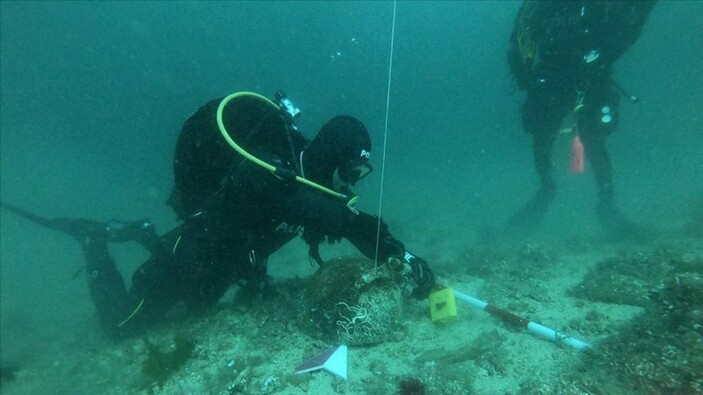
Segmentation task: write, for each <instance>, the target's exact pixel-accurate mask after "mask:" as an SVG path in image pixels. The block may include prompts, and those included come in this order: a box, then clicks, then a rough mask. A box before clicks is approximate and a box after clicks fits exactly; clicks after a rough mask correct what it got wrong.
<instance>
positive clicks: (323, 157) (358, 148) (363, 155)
mask: <svg viewBox="0 0 703 395" xmlns="http://www.w3.org/2000/svg"><path fill="white" fill-rule="evenodd" d="M370 157H371V138H370V136H369V132H368V130H367V129H366V127H365V126H364V124H363V123H361V121H359V120H358V119H356V118H354V117H352V116H349V115H338V116H336V117H334V118H332V119H331V120H329V121H328V122H327V123H326V124H325V125H324V126H322V128H321V129H320V132H319V133H318V134H317V136H315V138H314V139H313V140H312V141H311V142H310V144H309V145H308V146H307V148H306V150H305V162H306V164H305V177H306V178H308V179H310V180H311V181H315V182H317V183H320V184H323V185H325V186H327V187H330V188H333V187H334V183H333V176H334V175H335V172H337V173H338V174H340V170H341V174H342V176H344V175H345V171H344V170H346V169H353V168H357V167H360V166H366V167H368V169H369V170H368V171H370V166H369V165H368V160H369V158H370ZM368 171H366V172H364V173H363V174H362V175H361V176H362V177H363V176H365V175H366V174H368ZM358 178H361V177H358ZM358 178H355V179H348V180H345V181H347V182H348V184H349V185H354V184H355V183H356V181H357V180H358Z"/></svg>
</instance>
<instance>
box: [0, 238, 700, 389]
mask: <svg viewBox="0 0 703 395" xmlns="http://www.w3.org/2000/svg"><path fill="white" fill-rule="evenodd" d="M469 263H470V264H469ZM306 265H307V262H306ZM434 268H435V271H436V273H437V274H438V277H439V279H440V281H441V282H442V283H443V284H446V285H447V286H451V287H453V288H454V289H456V290H459V291H461V292H463V293H466V294H469V295H472V296H474V297H477V298H479V299H482V300H485V301H488V302H490V303H492V304H494V305H496V306H499V307H502V308H505V309H507V310H509V311H511V312H513V313H515V314H517V315H519V316H522V317H525V318H527V319H529V320H531V321H535V322H539V323H541V324H543V325H545V326H548V327H550V328H552V329H555V330H558V331H560V332H563V333H564V334H566V335H569V336H572V337H574V338H577V339H580V340H583V341H585V342H587V343H589V344H590V345H591V348H590V349H588V350H586V351H582V350H576V349H573V348H570V347H568V346H565V345H560V344H557V343H555V342H551V341H549V340H546V339H544V338H541V337H538V336H536V335H534V334H531V333H529V332H528V331H526V330H524V328H515V327H511V326H509V325H507V324H506V323H504V322H502V321H501V320H500V319H498V318H496V317H494V316H492V315H490V314H488V313H486V312H484V311H482V310H479V309H477V308H475V307H472V306H469V305H466V304H463V303H462V302H459V301H457V305H458V315H457V316H456V317H455V318H453V319H451V320H449V321H448V322H444V323H433V322H432V321H431V320H430V318H429V313H428V301H422V302H417V301H415V300H413V299H411V298H408V299H407V300H406V302H405V303H404V306H403V308H404V310H403V313H402V323H401V325H400V330H399V331H398V332H397V333H394V334H393V335H392V337H391V340H389V341H386V342H383V343H381V344H376V345H371V346H365V347H350V348H349V358H348V362H349V364H348V380H346V381H344V380H342V379H340V378H337V377H335V376H334V375H332V374H330V373H328V372H325V371H318V372H313V373H305V374H299V375H296V374H295V372H294V368H295V366H297V365H298V364H300V363H301V362H303V360H305V359H306V358H308V357H311V356H313V355H315V354H316V353H318V352H321V351H323V350H325V349H326V348H328V347H329V346H330V345H332V344H331V343H330V342H327V341H323V340H320V339H316V338H314V337H313V336H311V335H310V334H309V333H306V332H305V331H302V330H300V325H299V324H300V321H299V320H301V319H303V318H302V317H303V316H301V315H300V314H299V311H300V309H299V308H300V307H301V306H299V305H298V306H297V304H300V303H302V302H301V300H302V299H301V298H300V297H299V296H300V295H299V289H300V288H301V284H302V283H303V282H304V281H305V279H289V280H280V281H278V282H277V283H276V285H275V288H274V291H273V295H272V296H271V297H269V298H266V299H262V300H253V301H252V300H248V301H243V300H242V299H241V297H239V296H238V295H237V294H236V292H234V291H236V290H234V291H233V292H231V293H229V294H228V295H227V296H226V297H225V298H223V300H222V301H221V302H220V304H218V306H217V308H215V309H213V310H212V311H208V312H205V313H203V314H200V315H198V316H191V315H189V314H187V313H185V312H183V311H180V312H179V311H176V312H175V313H174V314H173V316H172V317H170V318H169V320H168V322H167V323H165V324H163V325H160V326H158V327H155V328H153V329H152V330H150V331H149V332H147V333H146V334H144V335H143V336H139V337H134V338H131V339H128V340H125V341H122V342H119V343H112V342H110V341H108V340H107V339H105V338H104V337H103V336H102V335H101V334H100V332H99V331H98V330H97V325H94V326H93V327H92V328H91V330H90V331H86V333H73V334H68V335H67V336H75V340H74V341H73V342H71V341H68V342H62V343H60V344H59V345H53V346H50V347H48V350H47V351H46V354H45V358H41V359H39V360H35V361H33V362H32V363H31V364H28V365H26V366H21V367H19V370H18V371H16V372H15V374H14V378H13V379H11V380H5V381H3V384H2V387H1V388H2V389H1V392H2V394H6V395H14V394H236V393H243V394H274V393H276V394H278V393H280V394H334V393H341V394H397V393H401V394H420V393H427V394H557V393H558V394H615V393H618V394H658V393H672V394H689V393H703V327H702V323H703V307H701V303H700V301H701V300H703V241H702V240H700V239H688V238H675V239H669V240H661V241H658V242H656V243H648V244H618V245H608V246H603V245H599V246H598V248H594V247H593V245H590V244H589V243H588V242H574V243H572V244H568V243H567V244H561V245H559V247H558V248H555V247H551V246H548V245H540V244H531V243H524V244H519V245H513V246H505V247H501V248H497V247H491V248H488V247H485V248H471V249H466V250H465V251H459V252H457V253H455V254H453V257H452V258H447V259H446V260H444V261H438V262H437V263H436V264H435V265H434ZM72 344H73V345H72ZM77 344H80V346H79V347H78V346H76V345H77ZM150 350H151V351H150ZM418 383H420V384H418Z"/></svg>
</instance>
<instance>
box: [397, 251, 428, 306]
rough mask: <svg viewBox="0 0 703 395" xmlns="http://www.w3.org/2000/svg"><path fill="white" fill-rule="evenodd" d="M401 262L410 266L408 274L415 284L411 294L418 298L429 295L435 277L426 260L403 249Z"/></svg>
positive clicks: (424, 297)
mask: <svg viewBox="0 0 703 395" xmlns="http://www.w3.org/2000/svg"><path fill="white" fill-rule="evenodd" d="M403 262H404V263H406V264H407V265H409V266H410V275H411V277H412V278H413V280H414V281H415V284H416V287H415V289H413V292H412V296H413V297H414V298H415V299H418V300H422V299H426V298H427V297H429V296H430V292H432V289H433V288H434V286H435V277H434V273H432V270H430V268H429V266H428V265H427V261H425V260H424V259H422V258H418V257H416V256H415V255H413V254H411V253H410V252H408V251H405V254H404V255H403Z"/></svg>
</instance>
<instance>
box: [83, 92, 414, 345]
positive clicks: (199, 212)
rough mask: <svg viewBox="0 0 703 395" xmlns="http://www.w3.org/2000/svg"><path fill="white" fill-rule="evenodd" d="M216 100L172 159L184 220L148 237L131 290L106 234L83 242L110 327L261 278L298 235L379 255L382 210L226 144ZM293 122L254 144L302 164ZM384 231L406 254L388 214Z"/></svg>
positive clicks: (262, 153) (390, 252)
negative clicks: (275, 137)
mask: <svg viewBox="0 0 703 395" xmlns="http://www.w3.org/2000/svg"><path fill="white" fill-rule="evenodd" d="M219 101H220V99H218V100H214V101H212V102H210V103H208V104H207V105H205V106H203V107H202V108H201V109H200V110H199V111H198V112H196V113H195V114H193V115H192V116H191V117H190V118H189V120H188V121H187V122H186V123H185V125H184V128H183V130H182V132H181V136H180V138H179V143H178V146H177V150H176V151H177V152H176V160H175V161H174V170H175V173H176V179H177V182H176V184H177V185H178V186H179V187H180V189H183V190H179V188H176V191H175V194H176V196H175V197H173V198H172V199H171V203H172V205H174V208H176V211H177V213H178V214H179V216H180V217H181V219H183V220H184V223H183V224H182V225H181V226H179V227H177V228H176V229H174V230H172V231H171V232H169V233H167V234H166V235H164V236H162V237H161V238H160V239H159V241H158V242H155V243H143V244H145V245H147V247H148V248H149V249H150V250H151V252H152V257H151V258H150V259H149V260H148V261H147V262H146V263H144V264H143V265H142V266H141V267H140V268H139V269H138V270H137V271H136V272H135V273H134V275H133V286H132V289H131V290H130V291H129V292H127V291H126V290H125V289H124V285H123V282H122V279H121V277H120V276H119V274H118V273H117V271H116V269H115V265H114V262H112V259H110V257H109V256H108V254H107V248H106V243H105V242H100V241H98V242H93V243H88V244H84V246H85V251H86V255H87V258H88V272H89V276H90V279H89V284H90V289H91V295H92V297H93V300H94V301H95V304H96V308H97V310H98V317H99V320H100V322H101V324H102V326H103V328H104V329H106V331H107V332H108V333H111V334H115V335H120V334H122V333H126V332H132V331H134V330H136V329H138V328H141V327H142V326H143V325H144V324H146V323H149V322H151V321H153V320H154V319H157V318H159V317H161V316H163V314H164V313H165V312H166V311H167V310H169V309H170V308H171V307H172V306H173V305H174V304H175V303H177V302H179V301H183V302H185V303H186V305H188V306H189V307H192V308H201V307H206V306H210V305H213V304H214V303H216V302H217V301H218V300H219V299H220V298H221V297H222V295H223V294H224V293H225V292H226V290H227V289H228V288H229V287H230V286H231V285H232V284H234V283H237V282H239V283H243V284H246V286H249V287H252V288H257V287H259V286H261V284H262V282H264V281H265V276H266V261H267V258H268V257H269V256H270V255H271V254H272V253H273V252H275V251H276V250H278V249H279V248H281V247H282V246H283V245H284V244H286V243H287V242H289V241H291V240H292V239H294V238H296V237H297V236H300V235H304V237H305V239H306V241H308V242H309V243H310V244H311V247H312V248H311V251H312V252H315V251H316V246H317V244H318V243H319V242H320V241H321V240H322V239H323V238H324V237H327V238H329V239H330V240H335V239H341V238H346V239H348V240H349V241H351V242H352V243H353V244H354V245H355V246H356V247H357V248H358V249H359V251H360V252H361V253H363V254H364V255H365V256H367V257H369V258H371V259H373V258H374V257H375V255H376V233H377V227H378V218H377V217H375V216H372V215H369V214H364V213H361V212H358V211H357V210H355V209H353V208H349V207H347V206H346V204H345V203H344V202H343V201H341V200H339V199H337V198H335V197H332V196H329V195H327V194H324V193H321V192H319V191H316V190H314V189H312V188H310V187H308V186H305V185H302V184H300V183H298V182H295V181H293V180H287V179H281V178H279V177H277V176H276V175H274V174H273V173H271V172H270V171H268V170H266V169H264V168H262V167H260V166H258V165H255V164H254V163H252V162H250V161H248V160H242V157H241V156H240V155H239V154H237V153H236V152H234V151H233V150H232V149H231V148H230V147H229V146H227V145H226V144H223V141H224V140H223V139H222V136H221V135H220V132H219V131H218V130H217V126H216V124H215V122H214V114H215V113H214V112H215V110H216V107H217V103H219ZM290 132H291V139H290V140H288V139H286V141H284V142H283V143H281V144H280V147H278V148H274V149H273V150H271V149H265V148H261V149H257V148H255V147H252V149H251V151H256V152H255V153H256V155H257V157H259V158H261V159H264V160H265V161H267V162H269V163H273V164H275V165H276V166H283V167H289V168H290V169H291V170H294V169H296V168H299V166H300V165H299V163H296V162H295V159H294V158H299V154H300V151H301V150H302V149H303V147H304V145H305V141H304V139H303V137H302V135H300V133H298V132H296V131H294V130H291V131H290ZM269 142H270V143H273V144H274V145H275V143H276V142H275V141H269ZM288 142H290V143H291V144H292V147H293V148H292V149H291V145H289V143H288ZM269 148H270V147H269ZM271 151H274V153H272V152H271ZM275 152H278V154H277V153H275ZM203 158H208V159H207V161H208V163H204V162H203ZM179 177H180V181H179ZM188 191H190V192H188ZM194 191H195V192H194ZM184 197H185V199H184ZM380 236H381V237H380V240H381V242H380V245H379V251H378V259H379V260H381V261H385V260H386V259H387V258H388V257H390V256H398V257H400V258H402V256H403V253H404V247H403V244H402V243H401V242H399V241H398V240H396V239H394V238H393V237H392V236H391V235H390V233H389V232H388V230H387V228H386V226H385V224H382V226H381V235H380ZM130 315H131V317H130ZM128 317H130V318H128Z"/></svg>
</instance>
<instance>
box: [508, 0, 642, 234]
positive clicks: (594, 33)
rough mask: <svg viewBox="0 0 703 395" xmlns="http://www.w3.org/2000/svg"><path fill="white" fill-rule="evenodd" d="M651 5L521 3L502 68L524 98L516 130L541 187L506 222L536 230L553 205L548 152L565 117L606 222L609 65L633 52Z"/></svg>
mask: <svg viewBox="0 0 703 395" xmlns="http://www.w3.org/2000/svg"><path fill="white" fill-rule="evenodd" d="M653 5H654V1H526V2H525V3H524V4H523V5H522V8H521V9H520V11H519V13H518V16H517V18H516V20H515V26H514V29H513V33H512V35H511V39H510V47H509V50H508V63H509V65H510V69H511V72H512V74H513V76H514V77H515V79H516V81H517V84H518V87H519V88H520V89H522V90H527V99H526V101H525V103H524V105H523V107H522V123H523V127H524V130H525V131H526V132H527V133H529V134H530V135H532V137H533V151H534V162H535V167H536V170H537V173H538V175H539V177H540V181H541V189H540V191H539V192H538V194H537V196H536V197H535V198H534V199H533V200H532V201H531V202H529V203H528V204H527V205H526V206H525V207H524V208H523V209H522V210H521V212H520V213H518V214H517V215H516V216H515V217H514V218H513V221H512V222H513V224H515V225H520V224H519V222H528V223H530V222H538V221H539V220H541V218H542V216H543V214H544V213H545V211H546V209H547V207H548V206H549V203H551V201H552V200H553V198H554V194H555V190H556V188H555V183H554V179H553V176H552V158H551V152H552V145H553V143H554V140H555V139H556V137H557V135H558V133H559V129H560V124H561V122H562V121H563V119H564V118H565V117H566V116H567V115H568V114H569V113H571V112H573V114H574V120H575V123H576V128H577V130H578V133H579V137H580V139H581V141H582V142H583V145H584V152H585V154H586V156H587V157H588V159H589V161H590V162H591V164H592V165H593V171H594V175H595V179H596V183H597V185H598V188H599V193H600V195H599V216H600V218H601V219H602V220H603V221H606V222H607V221H608V220H612V218H613V217H614V216H615V217H617V216H618V215H617V213H616V211H615V210H614V207H613V187H612V166H611V161H610V158H609V156H608V153H607V151H606V148H605V137H606V136H607V135H609V134H611V133H612V132H613V131H615V128H616V127H617V124H618V119H619V103H620V92H619V91H618V87H617V86H616V85H615V83H614V82H613V80H612V76H611V75H612V66H613V63H614V62H615V61H616V60H617V59H618V58H620V56H622V54H623V53H624V52H625V51H626V50H627V49H628V48H629V47H631V46H632V44H634V42H635V41H636V40H637V38H638V37H639V35H640V32H641V30H642V27H643V25H644V23H645V21H646V19H647V17H648V15H649V13H650V11H651V9H652V7H653Z"/></svg>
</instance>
